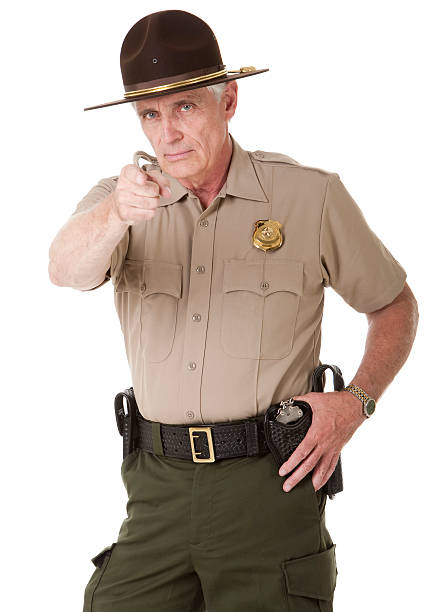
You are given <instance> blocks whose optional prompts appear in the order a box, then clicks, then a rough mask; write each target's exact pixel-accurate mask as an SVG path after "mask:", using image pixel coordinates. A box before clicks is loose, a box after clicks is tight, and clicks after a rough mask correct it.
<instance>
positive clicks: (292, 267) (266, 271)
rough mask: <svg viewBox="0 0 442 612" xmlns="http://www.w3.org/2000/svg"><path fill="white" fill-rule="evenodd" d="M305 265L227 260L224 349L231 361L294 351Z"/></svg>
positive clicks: (288, 261) (284, 261)
mask: <svg viewBox="0 0 442 612" xmlns="http://www.w3.org/2000/svg"><path fill="white" fill-rule="evenodd" d="M302 289H303V263H302V262H300V261H294V260H288V259H286V260H277V261H276V260H275V261H269V260H268V259H267V261H266V262H265V263H264V261H263V262H249V261H244V260H238V259H230V260H225V261H224V277H223V298H222V300H223V302H222V315H221V345H222V348H223V350H224V351H225V352H226V353H227V354H229V355H231V356H232V357H243V358H247V359H259V358H260V359H282V358H283V357H286V356H287V355H288V354H289V353H290V351H291V350H292V347H293V339H294V335H295V326H296V319H297V315H298V309H299V302H300V299H301V295H302Z"/></svg>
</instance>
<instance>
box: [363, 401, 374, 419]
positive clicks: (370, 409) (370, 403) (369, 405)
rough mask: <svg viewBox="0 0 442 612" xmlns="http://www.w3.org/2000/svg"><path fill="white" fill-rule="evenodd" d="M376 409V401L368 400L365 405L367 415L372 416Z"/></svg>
mask: <svg viewBox="0 0 442 612" xmlns="http://www.w3.org/2000/svg"><path fill="white" fill-rule="evenodd" d="M375 408H376V402H375V401H374V399H371V398H370V399H369V400H367V402H366V404H365V412H366V414H368V416H371V415H372V414H373V412H374V410H375Z"/></svg>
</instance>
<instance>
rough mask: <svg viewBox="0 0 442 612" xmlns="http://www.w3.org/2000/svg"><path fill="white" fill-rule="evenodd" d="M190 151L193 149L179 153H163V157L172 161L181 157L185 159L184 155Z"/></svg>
mask: <svg viewBox="0 0 442 612" xmlns="http://www.w3.org/2000/svg"><path fill="white" fill-rule="evenodd" d="M192 150H193V149H189V150H188V151H180V152H179V153H164V154H163V155H164V157H165V158H166V159H169V160H171V161H173V160H175V159H182V158H183V157H186V155H188V154H189V153H191V152H192Z"/></svg>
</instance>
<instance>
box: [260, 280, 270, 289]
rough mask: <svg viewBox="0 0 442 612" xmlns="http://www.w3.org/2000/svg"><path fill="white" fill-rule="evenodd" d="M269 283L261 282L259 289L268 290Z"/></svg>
mask: <svg viewBox="0 0 442 612" xmlns="http://www.w3.org/2000/svg"><path fill="white" fill-rule="evenodd" d="M269 286H270V285H269V283H268V282H267V281H263V282H262V283H261V289H268V288H269Z"/></svg>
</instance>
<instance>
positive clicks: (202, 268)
mask: <svg viewBox="0 0 442 612" xmlns="http://www.w3.org/2000/svg"><path fill="white" fill-rule="evenodd" d="M195 270H196V271H197V272H198V274H204V272H205V270H206V268H205V267H204V266H197V267H196V268H195Z"/></svg>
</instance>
